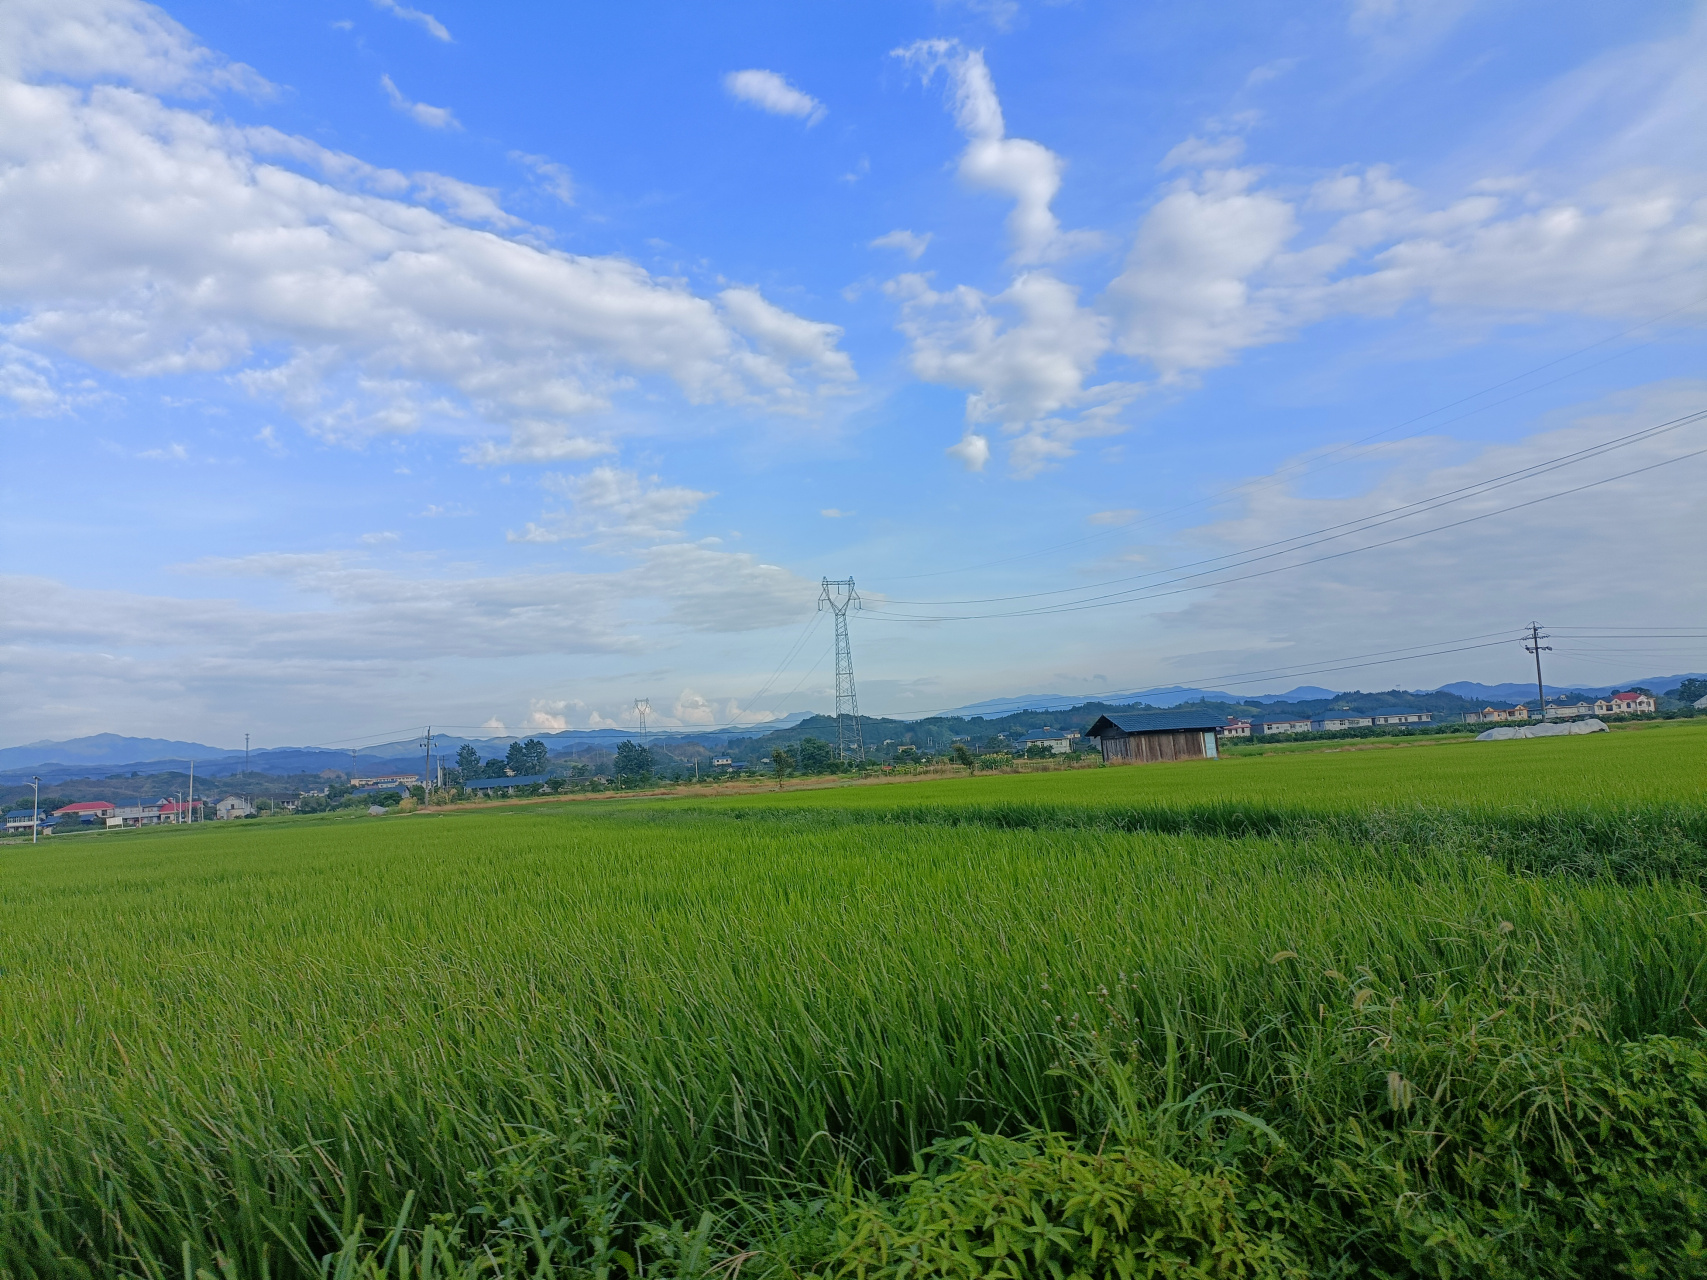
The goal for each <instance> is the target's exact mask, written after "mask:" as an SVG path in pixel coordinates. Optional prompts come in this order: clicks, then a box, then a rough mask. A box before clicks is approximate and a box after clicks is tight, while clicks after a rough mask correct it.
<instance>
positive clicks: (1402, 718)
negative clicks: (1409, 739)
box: [1370, 707, 1434, 725]
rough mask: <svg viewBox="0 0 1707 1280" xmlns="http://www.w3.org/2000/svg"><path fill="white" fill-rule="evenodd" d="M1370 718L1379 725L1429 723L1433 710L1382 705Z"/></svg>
mask: <svg viewBox="0 0 1707 1280" xmlns="http://www.w3.org/2000/svg"><path fill="white" fill-rule="evenodd" d="M1370 719H1372V720H1374V721H1375V723H1376V724H1380V725H1400V724H1431V723H1433V721H1434V712H1432V711H1418V710H1416V709H1415V708H1412V707H1382V708H1381V710H1379V711H1377V712H1376V713H1375V714H1374V715H1373V716H1371V717H1370Z"/></svg>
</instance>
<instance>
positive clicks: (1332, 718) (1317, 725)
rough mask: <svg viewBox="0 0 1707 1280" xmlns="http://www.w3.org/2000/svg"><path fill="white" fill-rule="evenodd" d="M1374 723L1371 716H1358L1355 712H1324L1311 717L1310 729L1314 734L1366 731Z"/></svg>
mask: <svg viewBox="0 0 1707 1280" xmlns="http://www.w3.org/2000/svg"><path fill="white" fill-rule="evenodd" d="M1373 723H1374V717H1372V716H1360V715H1358V714H1357V713H1356V712H1355V711H1324V712H1322V714H1321V715H1319V716H1315V717H1312V718H1311V720H1310V728H1311V729H1312V730H1313V731H1315V732H1316V733H1334V732H1336V731H1337V730H1340V729H1367V728H1368V727H1369V726H1370V725H1371V724H1373Z"/></svg>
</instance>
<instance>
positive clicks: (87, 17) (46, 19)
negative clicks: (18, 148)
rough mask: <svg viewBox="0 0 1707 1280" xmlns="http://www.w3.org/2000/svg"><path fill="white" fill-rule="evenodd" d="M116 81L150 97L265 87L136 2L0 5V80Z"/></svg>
mask: <svg viewBox="0 0 1707 1280" xmlns="http://www.w3.org/2000/svg"><path fill="white" fill-rule="evenodd" d="M38 76H51V77H55V78H59V77H63V78H65V79H67V80H70V81H72V82H74V83H86V82H89V81H95V80H109V81H117V82H120V83H123V84H127V85H133V86H135V87H136V88H138V89H141V90H145V91H148V92H151V93H173V94H180V95H184V96H189V97H201V96H206V95H207V94H209V93H212V92H215V91H219V90H228V89H229V90H235V91H237V92H240V93H246V94H249V95H251V96H256V97H264V96H266V95H267V94H269V93H271V92H272V86H271V85H269V84H268V83H267V82H266V81H265V80H263V79H262V78H261V77H260V76H259V75H257V74H256V73H255V71H254V70H253V69H251V68H250V67H247V66H244V65H243V64H242V63H241V62H231V61H228V60H227V59H225V58H223V57H221V56H219V55H218V54H216V53H213V52H212V51H210V50H208V49H205V48H203V47H202V46H200V45H199V44H197V43H196V42H195V40H194V39H193V38H192V37H191V36H190V34H189V32H187V31H186V30H184V28H183V27H181V26H179V25H178V24H177V23H176V22H174V21H173V20H172V19H171V18H170V17H168V16H167V15H166V14H165V13H164V12H163V11H161V10H160V9H158V8H156V7H154V6H153V5H150V4H140V3H137V2H136V0H36V2H34V3H31V2H29V0H10V3H7V4H4V5H0V77H3V78H5V79H17V80H28V79H31V78H34V77H38Z"/></svg>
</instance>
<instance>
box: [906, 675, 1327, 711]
mask: <svg viewBox="0 0 1707 1280" xmlns="http://www.w3.org/2000/svg"><path fill="white" fill-rule="evenodd" d="M1335 692H1336V690H1333V689H1323V688H1320V687H1318V686H1316V685H1313V684H1301V685H1299V686H1298V687H1297V688H1296V689H1290V690H1288V691H1287V692H1285V693H1260V694H1257V695H1255V696H1251V695H1249V694H1234V693H1227V692H1226V691H1225V690H1221V689H1194V688H1187V687H1186V686H1185V685H1177V684H1175V685H1168V686H1167V687H1166V688H1162V689H1137V690H1133V691H1132V692H1123V693H1108V692H1106V691H1103V690H1098V691H1097V692H1095V693H1025V694H1021V695H1020V696H1019V697H1017V698H987V699H985V700H984V701H983V702H971V703H968V704H967V705H966V706H964V707H956V708H954V710H952V711H939V712H935V713H934V714H936V715H944V716H984V717H986V718H988V717H990V716H1005V715H1011V714H1013V713H1014V712H1015V711H1066V710H1067V709H1069V708H1070V707H1082V706H1084V705H1085V704H1086V703H1089V702H1109V703H1125V702H1142V703H1145V704H1147V705H1149V706H1152V707H1177V706H1179V705H1180V704H1181V703H1182V702H1197V701H1200V700H1201V701H1206V702H1236V703H1251V702H1254V703H1259V704H1267V703H1270V702H1308V701H1310V700H1311V699H1313V698H1331V697H1333V696H1334V694H1335ZM896 718H897V719H902V720H910V719H912V718H913V717H911V716H906V715H901V716H897V717H896Z"/></svg>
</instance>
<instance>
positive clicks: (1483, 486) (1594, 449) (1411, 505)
mask: <svg viewBox="0 0 1707 1280" xmlns="http://www.w3.org/2000/svg"><path fill="white" fill-rule="evenodd" d="M1703 418H1707V410H1698V411H1697V412H1695V413H1691V414H1686V415H1684V416H1683V417H1681V418H1676V419H1673V420H1672V421H1669V422H1662V423H1659V424H1658V425H1656V426H1652V427H1644V428H1643V429H1642V430H1640V431H1633V432H1630V433H1629V434H1627V435H1623V436H1615V437H1613V438H1612V439H1610V440H1603V441H1600V442H1599V443H1597V444H1593V445H1587V446H1584V447H1583V448H1581V449H1574V450H1572V451H1571V452H1570V453H1566V454H1560V455H1559V456H1557V457H1554V458H1547V459H1544V460H1543V461H1541V462H1536V463H1531V464H1530V465H1529V466H1526V467H1519V468H1518V469H1517V470H1515V471H1507V472H1504V473H1503V474H1501V475H1497V476H1492V477H1489V478H1488V479H1485V480H1478V481H1476V482H1474V483H1473V484H1467V485H1460V486H1459V487H1458V488H1456V489H1448V490H1447V491H1446V492H1444V493H1438V494H1434V495H1433V496H1431V497H1427V498H1419V499H1417V500H1416V501H1415V502H1407V503H1405V504H1403V505H1402V506H1398V507H1391V508H1388V509H1387V510H1385V511H1377V512H1374V513H1372V514H1370V515H1367V516H1358V517H1357V518H1355V519H1352V520H1343V521H1341V522H1339V523H1338V524H1331V525H1327V526H1325V527H1324V528H1321V529H1314V530H1311V531H1310V532H1308V533H1299V534H1293V535H1292V536H1291V537H1287V538H1278V539H1275V540H1273V541H1270V542H1264V543H1259V544H1258V545H1257V546H1254V547H1246V548H1244V549H1243V550H1240V551H1229V552H1227V553H1226V554H1225V555H1219V556H1210V557H1208V558H1207V559H1203V560H1194V561H1191V562H1188V563H1186V564H1183V565H1174V566H1172V567H1170V568H1167V569H1153V570H1150V571H1148V572H1146V573H1135V574H1128V575H1126V576H1124V577H1120V578H1110V579H1106V580H1104V581H1102V582H1089V583H1083V584H1081V585H1079V586H1076V587H1058V588H1055V589H1053V590H1050V591H1031V592H1023V593H1020V594H1017V595H1009V596H986V597H982V598H973V599H967V600H888V599H886V600H885V601H884V603H885V604H904V605H914V606H922V607H926V608H948V607H952V606H954V605H962V604H1003V603H1007V602H1009V601H1013V600H1035V599H1041V598H1043V597H1046V596H1057V595H1068V594H1072V593H1075V592H1083V591H1094V590H1096V589H1097V588H1098V587H1107V586H1114V585H1116V584H1118V583H1122V582H1136V581H1138V580H1139V579H1142V578H1151V577H1156V576H1157V575H1159V574H1164V573H1177V572H1178V571H1179V570H1181V569H1193V568H1197V567H1198V566H1200V565H1210V564H1215V563H1217V562H1219V561H1223V560H1237V559H1240V558H1242V557H1247V556H1251V555H1254V554H1255V553H1256V552H1258V551H1268V550H1269V549H1270V548H1280V550H1278V551H1275V552H1273V554H1274V555H1283V554H1285V552H1286V551H1287V550H1301V549H1302V548H1301V547H1288V546H1287V544H1288V543H1304V545H1305V546H1314V545H1319V543H1320V542H1322V541H1330V540H1331V538H1330V537H1328V536H1327V535H1332V537H1345V536H1348V535H1349V534H1352V533H1362V532H1366V531H1367V530H1369V529H1372V528H1379V527H1380V526H1382V525H1385V524H1391V523H1393V522H1394V521H1397V520H1403V519H1406V518H1408V517H1409V516H1413V515H1422V514H1425V513H1427V512H1428V511H1431V510H1437V509H1439V508H1440V507H1443V506H1450V505H1452V504H1453V503H1457V502H1464V501H1468V500H1469V499H1470V498H1475V497H1480V496H1482V495H1483V494H1486V493H1491V492H1493V491H1494V490H1496V489H1503V488H1507V487H1509V486H1511V485H1513V484H1518V483H1521V482H1522V481H1524V480H1532V479H1534V478H1536V477H1537V476H1541V475H1546V474H1547V473H1549V472H1551V471H1556V470H1558V469H1560V468H1561V467H1566V466H1570V465H1572V464H1574V463H1577V462H1585V461H1588V460H1589V459H1591V458H1597V457H1601V456H1603V455H1604V454H1607V453H1611V452H1613V451H1614V450H1617V449H1623V448H1628V447H1629V446H1630V445H1633V444H1640V443H1642V442H1644V441H1646V440H1650V439H1653V438H1654V437H1655V436H1658V435H1663V434H1665V433H1666V432H1669V431H1676V430H1678V429H1679V428H1680V427H1685V426H1690V425H1692V424H1694V423H1696V422H1699V421H1700V420H1702V419H1703ZM1306 539H1316V540H1317V541H1316V542H1306V541H1305V540H1306ZM1260 558H1262V559H1268V558H1271V557H1260ZM1246 563H1250V561H1246Z"/></svg>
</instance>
